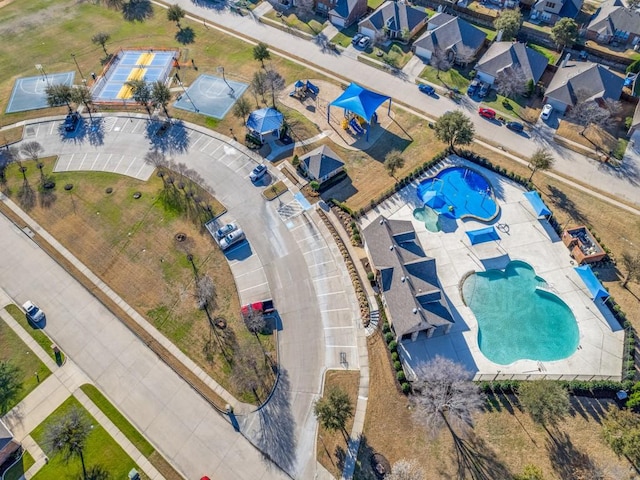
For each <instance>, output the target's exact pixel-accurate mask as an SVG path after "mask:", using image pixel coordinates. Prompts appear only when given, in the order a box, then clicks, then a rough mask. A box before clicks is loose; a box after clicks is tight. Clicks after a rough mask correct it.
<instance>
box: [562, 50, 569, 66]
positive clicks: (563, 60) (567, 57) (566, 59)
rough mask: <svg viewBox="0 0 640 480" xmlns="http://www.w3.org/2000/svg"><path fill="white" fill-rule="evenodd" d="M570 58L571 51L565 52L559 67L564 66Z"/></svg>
mask: <svg viewBox="0 0 640 480" xmlns="http://www.w3.org/2000/svg"><path fill="white" fill-rule="evenodd" d="M570 58H571V53H569V52H567V54H566V55H565V56H564V58H563V59H562V63H561V64H560V68H564V67H566V66H567V62H568V61H569V59H570Z"/></svg>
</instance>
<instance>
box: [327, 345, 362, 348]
mask: <svg viewBox="0 0 640 480" xmlns="http://www.w3.org/2000/svg"><path fill="white" fill-rule="evenodd" d="M325 347H327V348H358V347H357V346H356V345H325Z"/></svg>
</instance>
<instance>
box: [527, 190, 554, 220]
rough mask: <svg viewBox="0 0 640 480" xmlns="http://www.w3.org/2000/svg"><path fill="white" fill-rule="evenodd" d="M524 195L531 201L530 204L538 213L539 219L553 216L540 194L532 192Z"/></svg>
mask: <svg viewBox="0 0 640 480" xmlns="http://www.w3.org/2000/svg"><path fill="white" fill-rule="evenodd" d="M523 195H524V196H525V197H527V200H529V203H530V204H531V206H532V207H533V210H534V211H535V212H536V215H537V216H538V217H546V216H548V215H551V210H549V209H548V208H547V206H546V205H545V204H544V202H543V201H542V199H541V198H540V195H539V194H538V192H536V191H535V190H532V191H530V192H525V193H524V194H523Z"/></svg>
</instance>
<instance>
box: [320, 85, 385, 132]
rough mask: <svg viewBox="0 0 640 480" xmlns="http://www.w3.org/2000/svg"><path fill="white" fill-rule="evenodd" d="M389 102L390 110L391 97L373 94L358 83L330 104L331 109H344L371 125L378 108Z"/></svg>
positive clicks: (350, 86)
mask: <svg viewBox="0 0 640 480" xmlns="http://www.w3.org/2000/svg"><path fill="white" fill-rule="evenodd" d="M387 100H389V108H391V97H387V96H385V95H381V94H379V93H376V92H372V91H371V90H367V89H366V88H363V87H361V86H360V85H358V84H356V83H352V84H351V85H349V86H348V87H347V89H346V90H345V91H344V92H342V95H340V96H339V97H338V98H336V99H335V100H334V101H333V102H331V103H330V104H329V108H331V107H332V106H333V107H340V108H344V109H345V110H348V111H350V112H352V113H355V114H356V115H359V116H361V117H362V118H364V119H365V120H366V121H367V122H369V123H371V117H373V114H374V113H375V112H376V110H377V108H378V107H379V106H380V105H382V104H383V103H384V102H386V101H387Z"/></svg>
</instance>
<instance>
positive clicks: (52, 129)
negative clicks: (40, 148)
mask: <svg viewBox="0 0 640 480" xmlns="http://www.w3.org/2000/svg"><path fill="white" fill-rule="evenodd" d="M60 125H62V124H60ZM56 126H58V123H57V122H51V128H49V135H53V134H54V133H55V130H56Z"/></svg>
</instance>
